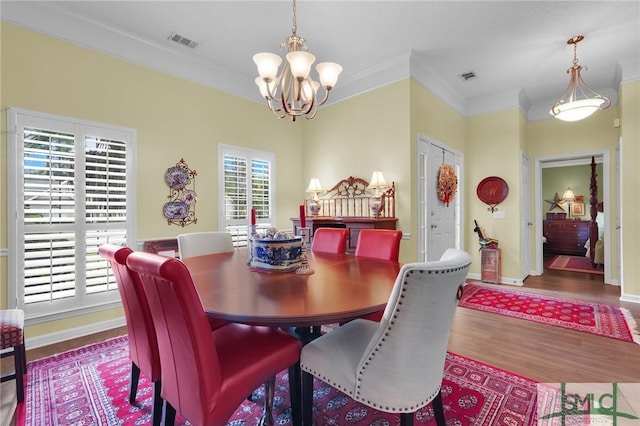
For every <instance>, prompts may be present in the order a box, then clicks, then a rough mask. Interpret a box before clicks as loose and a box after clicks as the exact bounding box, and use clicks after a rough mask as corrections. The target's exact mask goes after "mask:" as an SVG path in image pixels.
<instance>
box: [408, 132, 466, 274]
mask: <svg viewBox="0 0 640 426" xmlns="http://www.w3.org/2000/svg"><path fill="white" fill-rule="evenodd" d="M418 155H419V161H418V164H419V169H420V170H419V173H418V179H419V183H418V188H419V191H420V193H419V196H418V204H419V206H420V212H419V215H420V217H419V220H418V228H419V232H420V238H419V247H418V256H419V257H418V258H419V260H420V261H434V260H438V259H440V256H441V255H442V253H444V251H445V250H446V249H448V248H452V247H453V248H460V247H461V240H462V233H461V230H460V228H461V215H460V210H461V207H460V206H461V204H460V200H461V197H460V194H461V191H462V189H461V186H460V184H461V181H462V179H461V167H460V165H461V164H462V159H461V155H459V154H457V153H455V152H454V151H453V150H451V149H449V148H448V147H446V146H445V145H443V144H440V143H437V142H435V141H431V140H427V139H426V138H424V137H421V139H420V143H419V149H418ZM443 163H447V164H450V165H452V166H454V168H455V171H456V175H457V177H458V191H457V193H456V194H455V196H454V197H453V200H452V201H451V202H450V203H449V205H448V206H447V204H446V203H444V202H442V201H441V200H440V199H439V198H438V172H439V169H440V166H441V165H442V164H443Z"/></svg>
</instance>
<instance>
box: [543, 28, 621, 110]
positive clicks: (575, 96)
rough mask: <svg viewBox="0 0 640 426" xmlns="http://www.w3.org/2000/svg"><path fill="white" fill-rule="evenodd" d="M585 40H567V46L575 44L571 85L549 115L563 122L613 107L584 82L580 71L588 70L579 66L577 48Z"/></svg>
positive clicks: (606, 99)
mask: <svg viewBox="0 0 640 426" xmlns="http://www.w3.org/2000/svg"><path fill="white" fill-rule="evenodd" d="M582 40H584V37H583V36H581V35H579V36H575V37H573V38H570V39H569V40H567V44H573V64H572V65H571V67H570V68H569V69H567V74H569V85H568V86H567V88H566V90H565V91H564V93H563V94H562V96H561V97H560V100H558V102H556V103H555V104H553V107H551V110H550V111H549V113H550V114H551V115H553V116H554V117H555V118H558V119H560V120H563V121H578V120H582V119H583V118H587V117H589V116H590V115H591V114H593V113H594V112H596V111H597V110H599V109H606V108H608V107H609V105H611V100H610V99H609V98H607V97H606V96H603V95H600V94H598V93H597V92H596V91H594V90H593V89H591V88H590V87H589V86H587V84H586V83H585V82H584V81H583V80H582V77H581V76H580V71H582V70H583V69H584V70H586V69H587V67H583V66H582V65H579V64H578V58H577V54H576V51H577V47H578V43H580V42H581V41H582Z"/></svg>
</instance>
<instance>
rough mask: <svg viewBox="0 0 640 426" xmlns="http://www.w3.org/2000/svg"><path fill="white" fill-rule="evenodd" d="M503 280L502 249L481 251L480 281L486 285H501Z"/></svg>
mask: <svg viewBox="0 0 640 426" xmlns="http://www.w3.org/2000/svg"><path fill="white" fill-rule="evenodd" d="M501 279H502V256H501V253H500V249H499V248H496V249H489V248H486V249H482V250H481V251H480V280H482V281H484V282H486V283H493V284H500V280H501Z"/></svg>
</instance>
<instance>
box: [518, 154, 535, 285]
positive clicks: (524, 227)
mask: <svg viewBox="0 0 640 426" xmlns="http://www.w3.org/2000/svg"><path fill="white" fill-rule="evenodd" d="M520 173H521V175H520V182H521V183H522V186H521V188H520V190H521V192H520V212H521V216H520V265H521V270H520V271H521V272H520V275H521V277H522V279H523V280H524V279H525V278H527V276H528V275H529V274H530V272H531V262H530V259H531V227H532V226H533V222H531V193H530V192H531V186H530V179H529V157H527V155H526V154H525V153H524V152H523V153H522V156H521V167H520Z"/></svg>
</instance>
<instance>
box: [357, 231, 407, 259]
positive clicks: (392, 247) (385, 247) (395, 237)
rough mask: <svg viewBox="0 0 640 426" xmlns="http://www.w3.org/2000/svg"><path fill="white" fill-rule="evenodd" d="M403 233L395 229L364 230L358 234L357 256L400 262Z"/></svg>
mask: <svg viewBox="0 0 640 426" xmlns="http://www.w3.org/2000/svg"><path fill="white" fill-rule="evenodd" d="M401 239H402V231H398V230H395V229H363V230H361V231H360V233H359V234H358V243H357V245H356V256H360V257H372V258H374V259H383V260H391V261H394V262H397V261H398V258H399V257H400V240H401Z"/></svg>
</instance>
